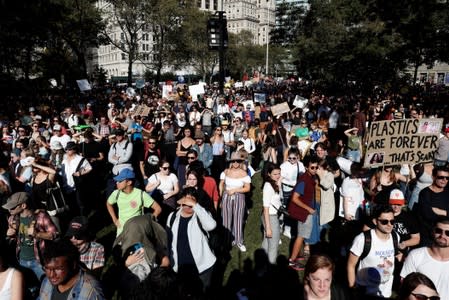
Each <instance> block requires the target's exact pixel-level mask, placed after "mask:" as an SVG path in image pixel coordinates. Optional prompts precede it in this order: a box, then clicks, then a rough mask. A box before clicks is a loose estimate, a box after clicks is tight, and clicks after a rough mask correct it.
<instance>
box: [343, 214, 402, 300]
mask: <svg viewBox="0 0 449 300" xmlns="http://www.w3.org/2000/svg"><path fill="white" fill-rule="evenodd" d="M373 222H374V224H375V225H376V228H375V229H371V230H370V232H369V234H370V236H371V247H370V248H369V252H368V253H366V256H365V255H364V254H365V253H363V252H364V251H363V250H364V248H365V234H364V233H363V232H362V233H360V234H359V235H357V236H356V237H355V239H354V242H353V243H352V246H351V250H350V251H351V252H350V253H349V258H348V264H347V274H348V283H349V287H351V288H354V287H357V289H358V293H359V295H358V296H359V298H357V299H362V298H363V299H366V300H368V299H370V300H371V299H372V300H374V299H384V298H390V297H391V291H392V287H393V272H394V261H395V246H394V237H393V236H392V235H393V234H396V233H394V231H393V225H394V213H393V210H392V208H391V207H388V206H380V207H379V208H378V210H376V212H375V214H374V219H373ZM396 238H397V236H396ZM363 256H364V257H363ZM357 263H358V267H357Z"/></svg>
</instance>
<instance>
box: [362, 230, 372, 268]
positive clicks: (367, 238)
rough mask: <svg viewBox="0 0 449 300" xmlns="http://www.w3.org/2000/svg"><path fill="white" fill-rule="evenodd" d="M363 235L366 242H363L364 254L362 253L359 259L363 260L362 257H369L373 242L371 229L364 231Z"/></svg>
mask: <svg viewBox="0 0 449 300" xmlns="http://www.w3.org/2000/svg"><path fill="white" fill-rule="evenodd" d="M363 236H364V238H365V243H364V244H363V251H362V254H361V255H360V259H359V261H362V259H364V258H365V257H367V256H368V254H369V252H370V250H371V242H372V239H371V229H370V230H367V231H364V232H363Z"/></svg>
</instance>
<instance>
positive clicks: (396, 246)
mask: <svg viewBox="0 0 449 300" xmlns="http://www.w3.org/2000/svg"><path fill="white" fill-rule="evenodd" d="M363 235H364V237H365V243H364V244H363V251H362V254H361V255H360V259H359V261H361V260H362V259H364V258H365V257H367V256H368V254H369V252H370V250H371V242H372V237H371V230H367V231H364V232H363ZM391 238H392V239H393V247H394V255H395V256H396V255H397V254H398V253H399V241H398V236H397V234H396V232H394V231H392V232H391Z"/></svg>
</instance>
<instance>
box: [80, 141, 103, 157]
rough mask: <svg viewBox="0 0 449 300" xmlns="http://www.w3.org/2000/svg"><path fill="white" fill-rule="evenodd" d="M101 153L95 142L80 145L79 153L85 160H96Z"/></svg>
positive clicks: (98, 144)
mask: <svg viewBox="0 0 449 300" xmlns="http://www.w3.org/2000/svg"><path fill="white" fill-rule="evenodd" d="M100 152H101V145H100V143H98V142H96V141H92V142H89V143H81V144H80V153H81V154H82V155H83V156H84V157H85V158H87V159H90V158H97V157H98V156H99V153H100Z"/></svg>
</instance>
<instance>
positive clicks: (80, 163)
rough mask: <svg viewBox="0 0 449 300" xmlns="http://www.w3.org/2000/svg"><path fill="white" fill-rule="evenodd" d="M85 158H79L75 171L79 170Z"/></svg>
mask: <svg viewBox="0 0 449 300" xmlns="http://www.w3.org/2000/svg"><path fill="white" fill-rule="evenodd" d="M85 160H86V158H84V157H83V158H82V159H81V160H80V162H79V163H78V166H77V167H76V170H75V172H78V171H79V170H80V168H81V166H82V165H83V162H84V161H85Z"/></svg>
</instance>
